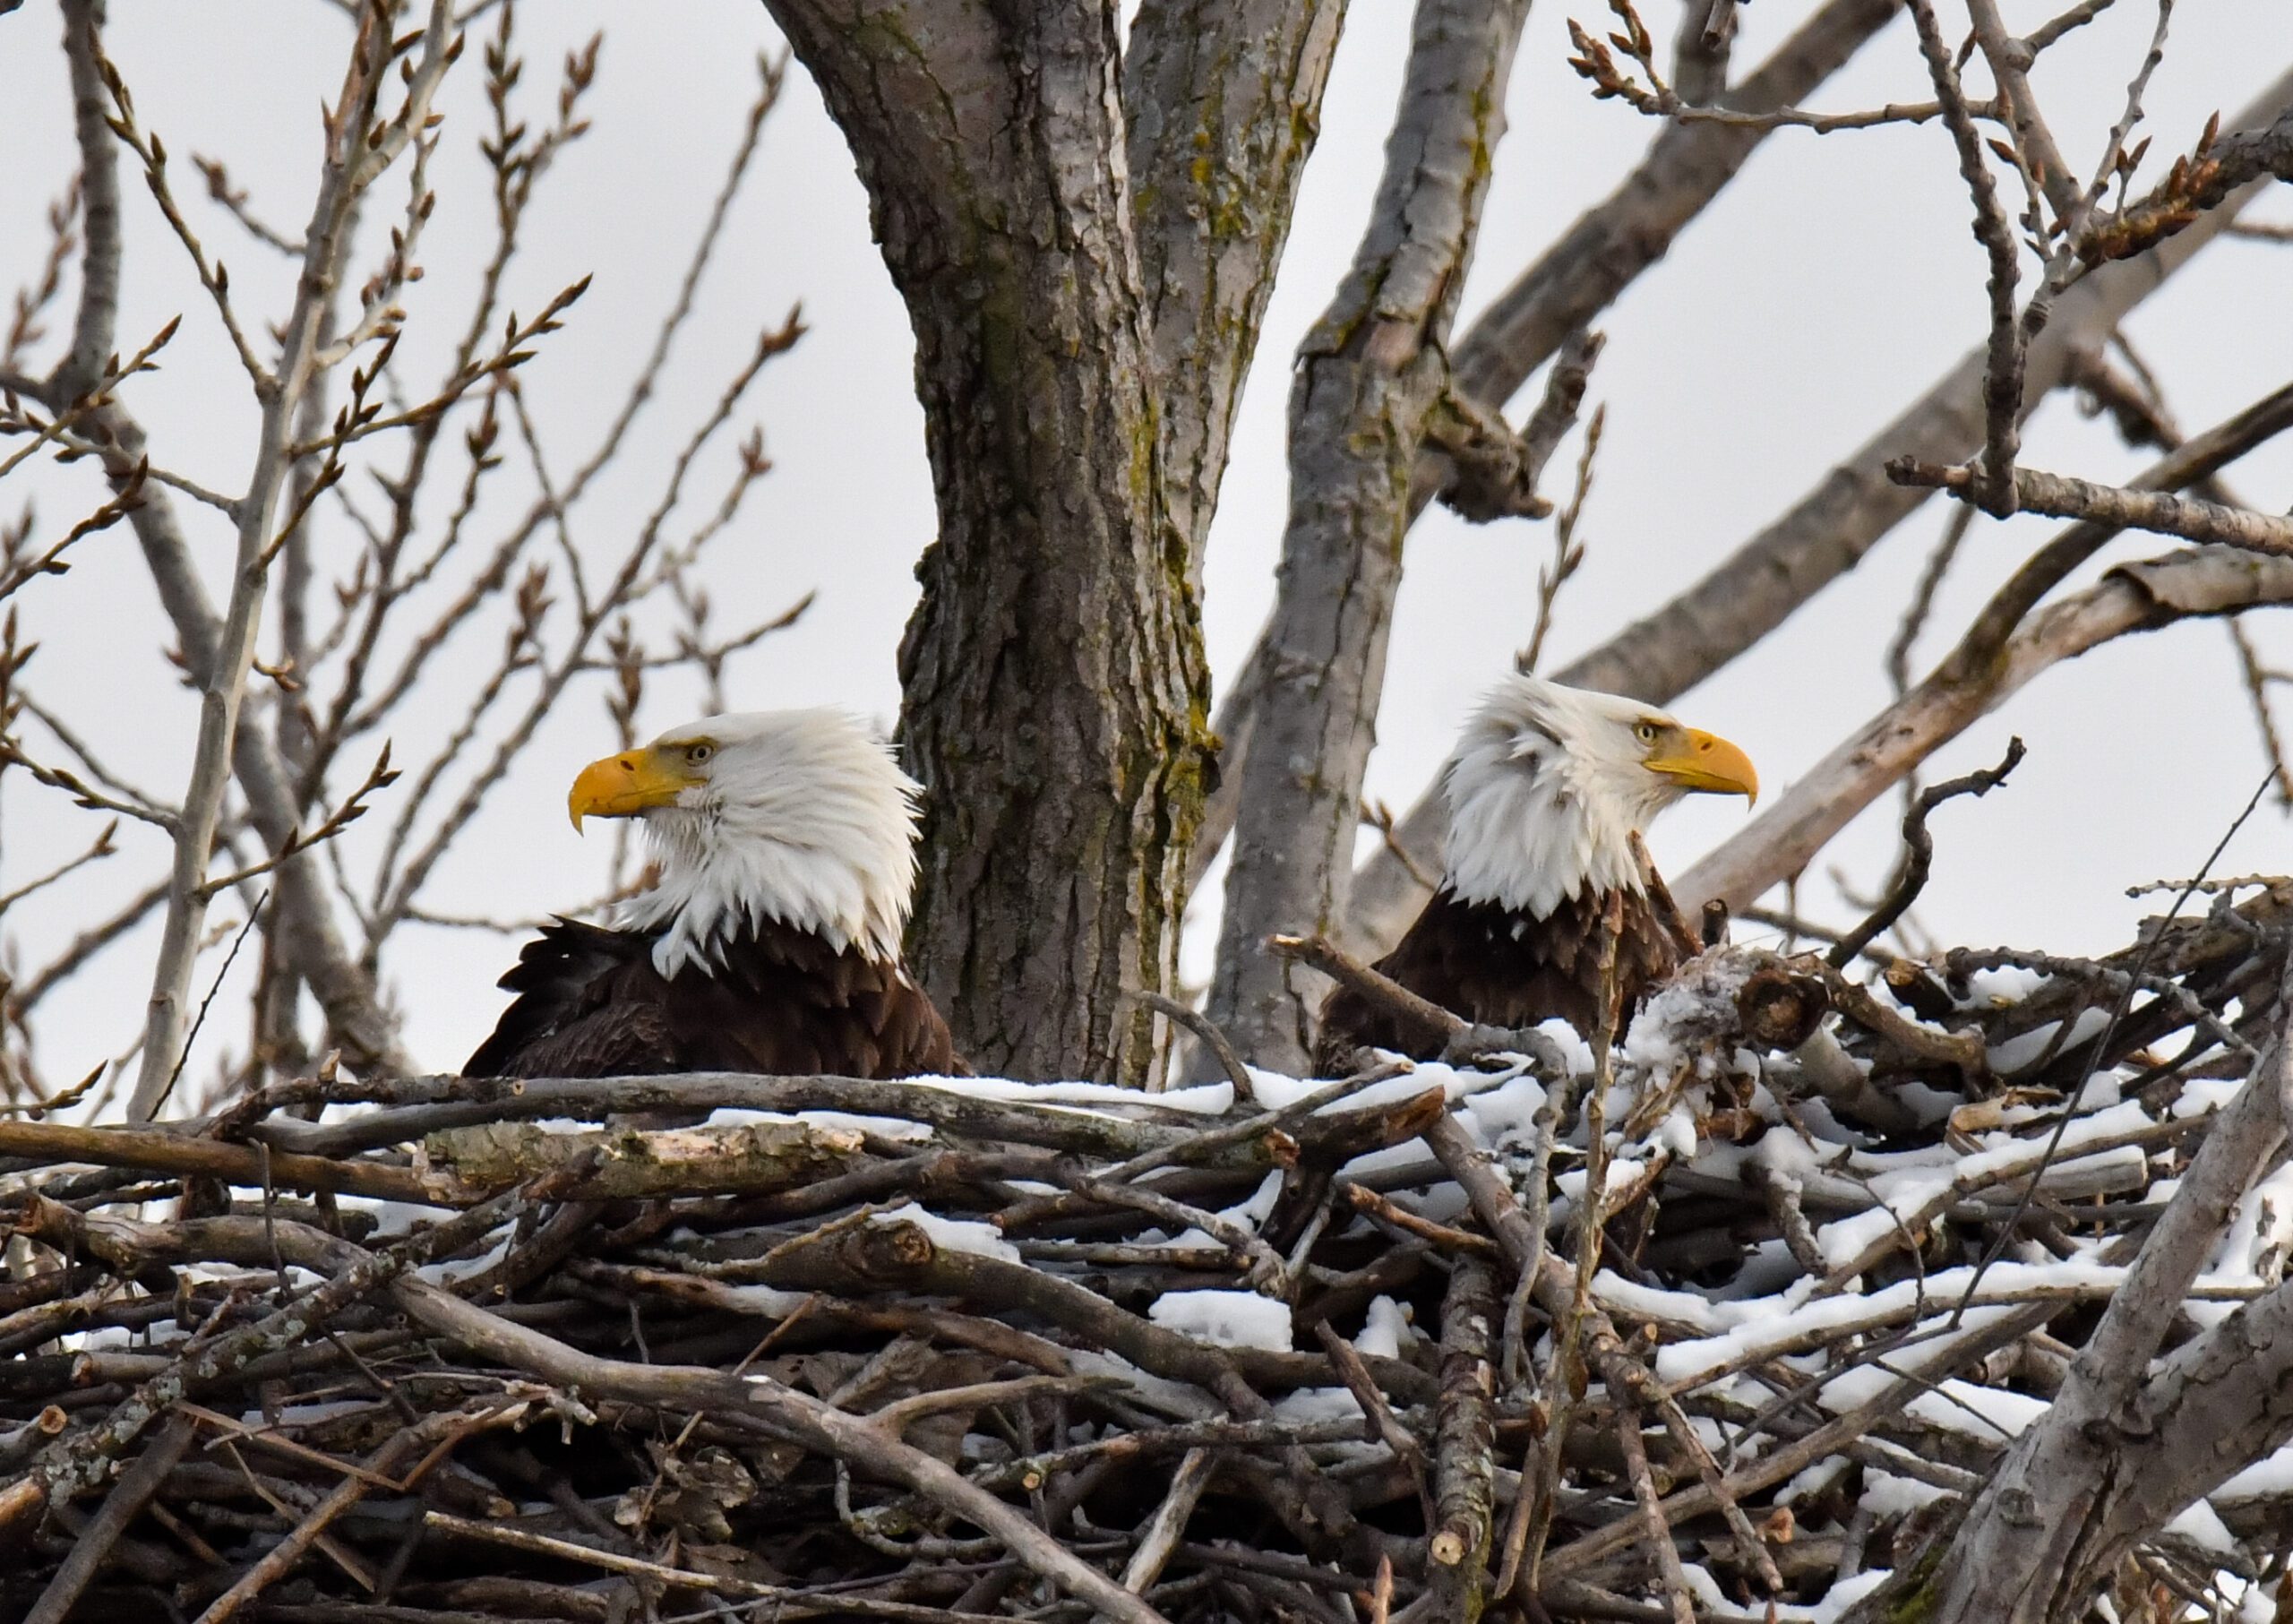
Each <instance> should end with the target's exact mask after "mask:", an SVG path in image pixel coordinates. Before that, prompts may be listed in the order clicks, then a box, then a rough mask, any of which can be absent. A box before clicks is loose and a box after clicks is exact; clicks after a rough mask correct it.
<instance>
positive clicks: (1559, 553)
mask: <svg viewBox="0 0 2293 1624" xmlns="http://www.w3.org/2000/svg"><path fill="white" fill-rule="evenodd" d="M1607 423H1608V408H1607V407H1605V406H1603V407H1602V408H1599V409H1598V410H1596V411H1594V412H1593V420H1592V422H1591V423H1590V424H1588V425H1585V429H1584V452H1583V454H1582V455H1581V456H1579V457H1578V458H1577V459H1576V492H1575V494H1572V495H1571V496H1570V497H1569V499H1568V505H1567V507H1566V508H1564V509H1562V510H1561V513H1560V517H1559V520H1556V521H1555V522H1554V524H1553V527H1552V562H1551V563H1550V564H1540V565H1538V566H1537V619H1536V625H1535V627H1534V628H1533V630H1532V631H1531V632H1530V633H1529V644H1528V647H1527V648H1525V649H1522V650H1521V651H1520V653H1518V654H1517V655H1516V656H1514V657H1513V667H1514V669H1515V670H1516V671H1523V672H1530V671H1534V670H1535V669H1536V668H1537V661H1538V660H1539V659H1540V658H1541V657H1542V656H1543V653H1544V640H1545V634H1546V633H1547V632H1550V631H1551V630H1552V606H1553V604H1554V603H1555V602H1556V601H1557V600H1558V599H1559V597H1560V589H1561V588H1562V587H1563V586H1565V585H1566V584H1567V580H1568V578H1569V577H1570V576H1572V575H1574V574H1576V570H1577V566H1578V565H1580V564H1582V563H1584V547H1583V546H1582V545H1581V544H1580V543H1578V541H1577V540H1576V523H1577V520H1580V519H1582V518H1583V517H1584V498H1585V497H1587V496H1589V495H1590V494H1592V490H1593V458H1594V457H1595V456H1596V455H1598V454H1599V451H1600V449H1601V430H1602V428H1603V427H1604V426H1605V425H1607Z"/></svg>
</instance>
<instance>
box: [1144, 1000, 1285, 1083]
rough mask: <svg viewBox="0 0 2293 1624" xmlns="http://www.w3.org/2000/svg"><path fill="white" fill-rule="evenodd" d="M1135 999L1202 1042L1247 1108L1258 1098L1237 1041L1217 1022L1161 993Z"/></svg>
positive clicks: (1189, 1005)
mask: <svg viewBox="0 0 2293 1624" xmlns="http://www.w3.org/2000/svg"><path fill="white" fill-rule="evenodd" d="M1132 997H1133V998H1135V999H1136V1000H1137V1001H1138V1002H1140V1003H1142V1004H1144V1005H1146V1006H1147V1008H1148V1009H1150V1010H1154V1011H1155V1014H1157V1015H1162V1016H1166V1017H1168V1018H1170V1019H1172V1020H1174V1021H1176V1022H1178V1023H1179V1025H1181V1027H1185V1028H1186V1029H1187V1030H1188V1031H1189V1032H1191V1033H1193V1034H1194V1035H1195V1036H1196V1037H1198V1038H1199V1039H1201V1040H1202V1046H1203V1047H1204V1048H1206V1049H1207V1050H1209V1051H1210V1053H1212V1054H1213V1055H1214V1056H1215V1057H1216V1059H1217V1061H1218V1064H1219V1066H1220V1067H1221V1068H1223V1069H1224V1071H1225V1073H1226V1080H1227V1081H1229V1082H1231V1083H1232V1084H1233V1085H1234V1098H1235V1100H1236V1101H1237V1102H1238V1103H1240V1104H1248V1103H1249V1102H1250V1100H1251V1099H1253V1098H1255V1097H1256V1094H1255V1090H1254V1089H1253V1088H1252V1087H1251V1084H1250V1068H1249V1067H1248V1066H1246V1065H1244V1064H1243V1063H1242V1056H1241V1051H1240V1050H1238V1049H1236V1048H1235V1047H1234V1040H1233V1039H1232V1038H1230V1037H1228V1036H1227V1035H1226V1034H1225V1033H1224V1031H1222V1030H1220V1028H1219V1026H1218V1023H1217V1022H1216V1021H1215V1020H1212V1019H1211V1018H1209V1017H1208V1016H1207V1015H1205V1014H1204V1013H1203V1012H1202V1011H1201V1010H1198V1009H1196V1008H1195V1007H1194V1006H1193V1005H1192V1004H1183V1003H1181V1002H1180V1001H1178V1000H1177V999H1175V998H1170V997H1166V996H1164V994H1163V993H1160V992H1152V991H1145V992H1136V993H1133V994H1132Z"/></svg>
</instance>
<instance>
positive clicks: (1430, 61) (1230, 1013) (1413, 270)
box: [1210, 0, 1528, 1070]
mask: <svg viewBox="0 0 2293 1624" xmlns="http://www.w3.org/2000/svg"><path fill="white" fill-rule="evenodd" d="M1527 9H1528V8H1527V4H1526V0H1421V4H1419V6H1418V8H1417V13H1416V21H1415V24H1414V28H1413V38H1412V41H1411V47H1410V61H1409V68H1408V73H1407V77H1406V79H1405V81H1404V89H1403V92H1402V105H1401V110H1400V113H1399V115H1398V116H1397V117H1396V122H1395V126H1394V133H1393V135H1392V136H1391V138H1390V139H1389V140H1388V142H1387V148H1386V168H1385V176H1384V178H1383V180H1382V181H1381V182H1380V183H1379V185H1378V197H1377V202H1376V203H1375V205H1374V207H1373V210H1372V213H1371V216H1370V228H1369V230H1368V232H1367V233H1366V234H1365V236H1363V239H1362V242H1361V247H1360V249H1359V250H1358V251H1357V253H1356V254H1355V256H1354V262H1353V270H1352V271H1351V272H1350V273H1349V274H1348V276H1347V278H1346V279H1345V281H1344V284H1343V285H1342V286H1341V287H1340V288H1339V289H1338V292H1337V296H1336V297H1335V299H1334V300H1333V301H1332V302H1331V305H1330V307H1329V309H1328V310H1327V312H1325V313H1324V314H1323V316H1322V319H1321V321H1320V322H1318V324H1317V325H1316V327H1315V329H1314V331H1313V332H1312V333H1310V335H1309V336H1308V337H1307V339H1306V341H1305V343H1304V344H1303V345H1302V346H1301V349H1300V354H1299V370H1298V374H1297V380H1296V382H1295V384H1294V385H1293V387H1292V392H1291V401H1290V489H1291V503H1290V518H1289V523H1288V527H1287V530H1286V533H1285V534H1284V537H1283V547H1282V563H1281V565H1280V568H1279V571H1278V572H1277V574H1276V578H1275V583H1276V584H1275V610H1274V618H1273V621H1272V623H1271V624H1270V627H1269V630H1268V633H1267V653H1266V655H1265V657H1264V658H1263V662H1262V664H1261V667H1260V670H1259V674H1258V675H1259V678H1260V680H1261V682H1262V683H1263V684H1264V687H1263V692H1262V694H1261V697H1260V700H1259V704H1258V714H1257V717H1256V718H1255V721H1254V724H1253V735H1252V748H1251V750H1250V757H1249V760H1247V762H1246V763H1245V764H1244V767H1243V773H1242V783H1241V813H1240V817H1239V819H1238V821H1237V822H1236V825H1235V832H1234V860H1233V864H1232V867H1231V868H1230V870H1229V872H1228V876H1227V883H1226V906H1225V911H1224V915H1223V918H1222V921H1221V926H1220V934H1219V948H1218V968H1217V972H1216V975H1215V979H1214V981H1213V983H1212V985H1211V992H1210V1013H1211V1016H1212V1018H1214V1019H1215V1020H1217V1021H1219V1022H1220V1023H1221V1024H1222V1025H1224V1027H1226V1028H1227V1030H1228V1031H1229V1033H1230V1034H1232V1036H1233V1037H1234V1039H1235V1042H1236V1043H1237V1044H1239V1045H1240V1046H1241V1049H1242V1051H1243V1052H1244V1053H1246V1054H1249V1055H1250V1056H1251V1057H1252V1058H1253V1059H1255V1060H1257V1061H1258V1062H1259V1063H1261V1064H1264V1065H1268V1066H1273V1067H1277V1068H1282V1069H1286V1070H1302V1068H1303V1067H1304V1066H1305V1064H1306V1061H1307V1056H1308V1053H1309V1051H1310V1044H1309V1042H1308V1031H1309V1027H1308V1019H1307V1016H1308V1010H1307V1000H1306V997H1305V995H1304V993H1303V992H1301V990H1300V988H1299V987H1298V986H1297V985H1295V984H1293V979H1292V978H1293V975H1294V974H1295V973H1294V972H1292V970H1291V968H1290V967H1288V966H1287V965H1286V964H1284V963H1283V962H1280V961H1277V960H1275V959H1274V958H1270V957H1269V956H1267V954H1266V953H1265V951H1264V949H1263V945H1262V944H1263V941H1264V939H1265V937H1266V936H1267V933H1268V932H1273V931H1276V930H1284V931H1295V932H1302V933H1309V934H1310V933H1315V932H1321V931H1323V930H1325V929H1327V927H1328V925H1329V924H1330V922H1331V921H1332V920H1333V919H1334V918H1335V917H1336V916H1337V915H1339V914H1340V913H1341V912H1342V910H1343V908H1344V888H1345V882H1346V881H1347V879H1348V878H1349V877H1350V876H1351V873H1352V870H1353V835H1354V829H1355V827H1356V825H1357V822H1358V815H1357V810H1356V809H1357V808H1358V806H1359V804H1360V802H1361V775H1362V770H1363V769H1364V767H1365V766H1366V765H1367V763H1368V760H1369V752H1370V740H1371V736H1372V733H1373V730H1374V725H1375V720H1376V717H1377V708H1378V697H1379V695H1380V692H1382V689H1383V686H1384V680H1385V661H1386V640H1387V631H1388V628H1389V626H1390V623H1391V614H1390V610H1391V606H1392V602H1393V591H1394V587H1395V584H1396V581H1397V580H1398V577H1399V573H1400V569H1401V545H1402V537H1403V535H1404V532H1405V531H1406V530H1407V528H1408V525H1409V519H1410V487H1411V484H1412V476H1413V470H1414V468H1415V467H1416V461H1417V454H1418V451H1419V449H1420V447H1421V445H1422V443H1423V441H1424V438H1425V430H1426V421H1427V417H1428V416H1429V414H1430V413H1431V412H1432V411H1433V410H1434V409H1435V408H1437V407H1438V405H1439V403H1440V401H1441V400H1442V397H1443V395H1444V394H1445V392H1446V391H1447V389H1448V387H1449V366H1448V361H1447V355H1446V353H1445V351H1446V346H1447V339H1448V334H1449V329H1450V324H1451V322H1452V321H1453V320H1454V318H1455V316H1456V305H1457V300H1458V296H1459V295H1460V293H1461V291H1462V289H1463V287H1464V277H1465V271H1466V268H1467V266H1468V264H1469V262H1470V261H1471V258H1472V253H1473V237H1474V235H1475V233H1476V231H1477V229H1478V228H1479V225H1480V215H1481V202H1482V200H1483V198H1484V196H1485V195H1486V193H1487V190H1488V180H1489V170H1490V154H1491V152H1492V151H1493V150H1494V149H1495V147H1496V144H1497V142H1498V140H1499V137H1500V136H1501V134H1502V133H1503V131H1504V119H1505V115H1504V101H1505V88H1506V82H1507V78H1508V76H1509V74H1510V72H1511V68H1512V61H1513V49H1514V46H1515V43H1516V41H1517V40H1518V39H1519V37H1520V28H1521V22H1522V20H1523V18H1524V16H1525V14H1526V13H1527Z"/></svg>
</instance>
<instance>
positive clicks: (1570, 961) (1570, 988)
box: [1314, 886, 1683, 1077]
mask: <svg viewBox="0 0 2293 1624" xmlns="http://www.w3.org/2000/svg"><path fill="white" fill-rule="evenodd" d="M1607 902H1608V898H1607V897H1606V896H1605V895H1602V896H1593V895H1590V894H1582V895H1579V896H1576V897H1573V898H1568V899H1567V900H1566V901H1564V902H1563V903H1561V905H1560V906H1559V907H1557V908H1555V909H1554V910H1553V911H1552V912H1551V913H1550V915H1546V916H1545V917H1544V918H1542V919H1532V918H1530V917H1529V915H1527V914H1525V913H1523V912H1520V911H1518V910H1516V909H1513V908H1507V907H1503V906H1501V905H1500V904H1498V903H1493V902H1465V901H1463V900H1461V899H1460V898H1458V897H1457V895H1456V893H1455V892H1454V891H1451V890H1450V889H1448V888H1447V887H1446V886H1444V887H1443V888H1442V889H1440V890H1439V891H1438V892H1436V893H1435V894H1434V897H1433V900H1432V901H1430V902H1429V903H1427V904H1426V905H1425V911H1424V912H1423V913H1421V914H1420V915H1418V916H1417V923H1416V924H1413V925H1411V926H1410V927H1409V934H1407V935H1406V936H1404V937H1403V938H1402V939H1401V941H1400V944H1399V945H1398V946H1396V948H1395V949H1394V950H1393V951H1392V952H1390V953H1388V954H1387V955H1386V956H1385V957H1384V958H1380V959H1379V960H1378V963H1377V968H1378V970H1380V971H1382V972H1383V973H1384V974H1386V975H1388V976H1391V977H1392V978H1393V979H1394V980H1396V981H1397V982H1399V983H1400V984H1402V985H1403V986H1404V987H1407V988H1408V989H1409V990H1410V991H1411V992H1415V993H1417V994H1418V995H1419V996H1420V997H1422V998H1426V999H1430V1001H1433V1002H1434V1003H1437V1004H1438V1005H1440V1006H1441V1007H1442V1008H1443V1009H1445V1010H1450V1011H1452V1012H1454V1013H1456V1014H1458V1015H1461V1016H1463V1017H1464V1018H1465V1019H1467V1020H1470V1021H1477V1022H1479V1023H1481V1025H1483V1026H1490V1027H1533V1026H1534V1025H1536V1024H1537V1023H1538V1022H1539V1021H1542V1020H1550V1019H1552V1018H1556V1017H1557V1018H1559V1019H1562V1020H1565V1021H1567V1023H1568V1024H1569V1025H1570V1026H1572V1027H1576V1029H1577V1030H1578V1031H1579V1032H1582V1033H1584V1034H1585V1035H1587V1036H1589V1035H1591V1034H1592V1032H1593V1029H1594V1027H1596V1026H1597V1025H1598V1023H1599V1015H1600V1007H1601V935H1602V924H1601V915H1602V912H1603V910H1604V909H1605V907H1606V906H1607ZM1682 961H1683V955H1682V953H1681V951H1680V947H1679V941H1678V940H1677V939H1676V938H1675V936H1674V935H1673V934H1672V932H1671V931H1670V929H1669V928H1668V927H1667V924H1666V922H1665V921H1664V920H1663V919H1662V917H1661V916H1660V915H1658V913H1657V911H1656V907H1655V906H1654V905H1653V904H1652V903H1651V902H1650V901H1649V899H1648V898H1646V897H1645V896H1643V895H1641V894H1640V893H1638V892H1636V891H1627V892H1625V893H1624V932H1623V934H1622V936H1621V937H1620V938H1619V941H1618V944H1617V990H1618V992H1619V993H1620V994H1621V995H1622V999H1623V1005H1622V1008H1623V1010H1624V1013H1625V1015H1626V1016H1627V1018H1629V1016H1630V1015H1631V1013H1632V1011H1633V1010H1635V1009H1636V1008H1637V1007H1638V1005H1639V1003H1640V1001H1641V1000H1642V999H1643V998H1645V996H1646V995H1647V993H1648V991H1649V989H1650V988H1651V987H1653V985H1654V984H1657V983H1658V982H1661V981H1662V980H1663V979H1664V978H1665V977H1666V976H1668V975H1670V974H1671V973H1672V972H1673V971H1674V970H1676V969H1678V968H1679V967H1680V964H1681V963H1682ZM1444 1043H1445V1038H1444V1036H1443V1035H1442V1034H1440V1033H1438V1032H1435V1031H1431V1030H1429V1029H1427V1028H1425V1027H1421V1026H1420V1025H1419V1024H1418V1023H1417V1022H1415V1021H1412V1020H1407V1019H1404V1018H1403V1017H1401V1016H1400V1015H1398V1014H1396V1013H1395V1012H1393V1011H1391V1010H1387V1009H1385V1008H1383V1007H1381V1006H1378V1005H1376V1004H1372V1003H1371V1002H1370V1001H1369V1000H1367V999H1365V998H1363V997H1361V994H1359V993H1357V992H1353V991H1352V990H1350V989H1348V988H1345V987H1339V988H1338V989H1337V990H1336V991H1335V992H1332V993H1331V994H1330V995H1329V997H1328V999H1327V1001H1325V1002H1324V1003H1323V1005H1322V1025H1321V1038H1320V1042H1319V1044H1318V1045H1317V1047H1316V1049H1315V1052H1314V1060H1315V1063H1316V1065H1317V1067H1318V1069H1319V1070H1320V1072H1321V1074H1322V1075H1323V1076H1326V1077H1327V1076H1337V1075H1342V1074H1343V1072H1344V1070H1350V1069H1351V1066H1352V1061H1353V1053H1354V1051H1355V1050H1356V1049H1359V1048H1362V1047H1365V1046H1366V1047H1374V1048H1378V1049H1391V1050H1393V1051H1395V1052H1396V1053H1401V1054H1406V1055H1409V1056H1411V1057H1412V1058H1413V1059H1418V1060H1431V1059H1434V1058H1435V1057H1437V1056H1438V1055H1439V1054H1440V1053H1441V1050H1442V1047H1443V1045H1444Z"/></svg>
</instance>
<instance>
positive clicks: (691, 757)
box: [684, 742, 717, 767]
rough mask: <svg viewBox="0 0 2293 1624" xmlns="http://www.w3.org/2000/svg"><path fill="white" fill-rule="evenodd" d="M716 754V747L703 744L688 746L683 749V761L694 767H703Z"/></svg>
mask: <svg viewBox="0 0 2293 1624" xmlns="http://www.w3.org/2000/svg"><path fill="white" fill-rule="evenodd" d="M716 753H717V746H715V745H714V744H710V743H705V742H704V743H699V744H688V745H686V746H685V747H684V759H685V760H688V761H690V762H691V763H692V764H693V765H694V766H695V767H700V766H702V765H704V764H705V763H706V762H707V761H708V760H709V757H711V756H713V755H715V754H716Z"/></svg>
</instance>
